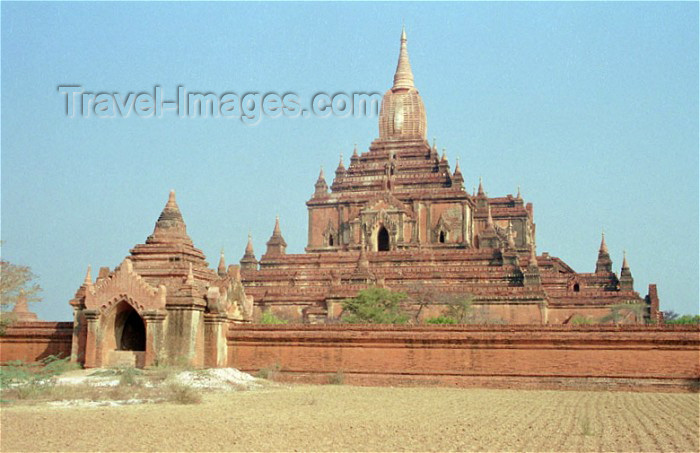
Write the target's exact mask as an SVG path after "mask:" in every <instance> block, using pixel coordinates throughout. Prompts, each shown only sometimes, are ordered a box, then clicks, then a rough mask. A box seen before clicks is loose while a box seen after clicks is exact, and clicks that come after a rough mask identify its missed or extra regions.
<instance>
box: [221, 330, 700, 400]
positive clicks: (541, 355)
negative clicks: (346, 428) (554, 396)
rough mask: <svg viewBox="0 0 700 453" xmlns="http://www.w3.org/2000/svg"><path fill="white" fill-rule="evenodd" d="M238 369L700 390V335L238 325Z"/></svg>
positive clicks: (370, 378) (359, 379)
mask: <svg viewBox="0 0 700 453" xmlns="http://www.w3.org/2000/svg"><path fill="white" fill-rule="evenodd" d="M228 350H229V360H228V362H229V365H230V366H233V367H235V368H238V369H241V370H243V371H248V372H253V373H254V372H258V371H259V370H260V369H263V370H264V371H263V372H273V373H276V374H278V375H279V378H281V379H283V380H301V381H307V382H332V381H336V382H337V381H343V382H345V383H349V384H367V385H453V386H481V387H519V388H523V387H525V388H527V387H532V388H576V389H583V388H587V389H593V388H620V389H633V390H647V389H653V390H659V389H666V390H695V391H697V389H698V382H699V381H698V379H699V378H700V326H619V327H616V326H577V327H573V326H512V325H511V326H503V325H501V326H434V327H394V326H348V325H331V326H328V325H326V326H321V325H319V326H317V325H282V326H263V325H238V326H234V327H232V328H231V329H230V330H229V336H228Z"/></svg>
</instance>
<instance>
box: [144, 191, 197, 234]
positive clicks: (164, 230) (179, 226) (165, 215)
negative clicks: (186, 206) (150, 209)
mask: <svg viewBox="0 0 700 453" xmlns="http://www.w3.org/2000/svg"><path fill="white" fill-rule="evenodd" d="M153 241H157V242H171V243H172V242H175V243H187V244H191V243H192V239H190V237H189V236H188V235H187V227H186V226H185V221H184V220H183V218H182V213H181V212H180V207H179V206H178V205H177V201H176V200H175V191H174V190H171V191H170V194H169V195H168V202H167V203H166V204H165V207H164V208H163V211H162V212H161V213H160V216H159V217H158V220H157V221H156V226H155V228H154V229H153V234H152V235H151V236H149V237H148V239H147V240H146V242H147V243H150V242H153Z"/></svg>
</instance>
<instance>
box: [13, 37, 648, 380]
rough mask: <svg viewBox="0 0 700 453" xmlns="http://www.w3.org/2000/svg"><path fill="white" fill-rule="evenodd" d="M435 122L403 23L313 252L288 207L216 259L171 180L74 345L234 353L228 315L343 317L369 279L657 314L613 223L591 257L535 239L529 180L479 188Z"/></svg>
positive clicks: (553, 309)
mask: <svg viewBox="0 0 700 453" xmlns="http://www.w3.org/2000/svg"><path fill="white" fill-rule="evenodd" d="M426 134H427V114H426V111H425V106H424V105H423V101H422V99H421V97H420V94H419V92H418V90H417V88H416V86H415V84H414V79H413V72H412V70H411V65H410V62H409V56H408V50H407V39H406V34H405V32H402V34H401V44H400V51H399V60H398V65H397V68H396V73H395V75H394V81H393V85H392V87H391V88H390V89H389V90H388V91H387V92H386V93H385V94H384V97H383V100H382V104H381V110H380V115H379V137H378V138H377V139H376V140H374V141H373V142H372V144H371V145H370V147H369V149H368V150H367V151H365V152H362V153H359V152H358V150H357V148H355V150H354V152H353V154H352V156H351V157H350V162H349V165H348V166H347V167H346V166H345V163H344V161H343V159H342V157H341V160H340V163H339V165H338V168H337V169H336V170H335V175H334V177H333V180H332V182H331V185H330V186H329V185H328V183H327V181H326V177H325V174H324V172H323V170H321V172H320V174H319V176H318V179H317V181H316V183H315V186H314V190H313V195H312V196H311V198H310V199H309V201H308V202H307V203H306V205H307V209H308V215H309V225H308V242H307V245H306V253H303V254H287V253H286V248H287V243H286V241H285V239H284V237H283V234H282V228H281V225H280V219H279V218H277V219H276V220H275V225H274V228H273V232H272V236H271V237H270V239H269V240H268V241H267V247H266V250H265V252H264V254H263V255H262V256H261V257H260V259H258V258H257V257H256V255H255V251H254V249H253V244H252V240H251V238H250V237H249V238H248V244H247V246H246V248H245V253H244V255H243V257H242V258H241V260H240V266H238V265H231V266H228V267H227V266H226V264H225V262H224V256H223V252H222V255H221V258H220V261H219V265H218V267H217V269H216V270H214V269H211V268H209V265H208V263H207V261H206V258H205V256H204V254H203V253H202V251H201V250H199V249H197V248H196V247H195V246H194V244H193V242H192V239H191V238H190V237H189V235H188V234H187V229H186V226H185V222H184V220H183V217H182V214H181V212H180V209H179V207H178V205H177V202H176V200H175V193H174V192H171V193H170V196H169V199H168V201H167V203H166V205H165V208H164V209H163V211H162V213H161V214H160V216H159V218H158V220H157V222H156V224H155V228H154V231H153V234H151V235H150V236H148V238H147V239H146V241H145V243H143V244H139V245H136V246H135V247H134V248H132V249H131V251H130V254H129V255H128V256H127V257H126V258H125V259H124V261H123V262H122V263H121V264H120V265H119V266H117V267H116V268H114V269H109V268H106V267H105V268H101V269H100V270H99V273H98V275H97V277H96V279H93V277H92V272H91V270H90V268H88V271H87V275H86V277H85V281H84V282H83V284H82V285H81V286H80V287H79V288H78V290H77V292H76V294H75V297H74V298H73V299H72V300H71V301H70V304H71V305H72V307H73V309H74V315H75V319H74V328H73V339H72V357H73V359H74V360H76V361H78V362H80V363H82V364H83V365H84V366H86V367H99V366H110V365H119V364H126V365H136V366H149V365H155V364H158V363H173V362H182V363H184V364H188V365H192V366H198V367H201V366H208V367H209V366H213V367H216V366H225V365H226V363H227V357H228V355H229V353H228V349H227V348H228V346H227V339H226V338H227V333H228V331H229V327H230V326H231V325H232V324H235V323H248V322H254V321H256V320H258V319H259V317H260V316H261V314H262V313H263V312H264V311H267V310H269V311H271V312H272V313H274V314H275V315H277V316H279V317H282V318H285V319H287V320H289V321H292V322H304V323H332V322H334V321H337V320H338V319H339V317H340V316H341V312H342V304H341V303H342V301H343V300H344V299H347V298H350V297H354V296H355V295H356V294H357V293H358V292H359V291H361V290H362V289H365V288H368V287H371V286H379V287H385V288H389V289H391V290H396V291H403V292H405V293H407V294H408V295H409V298H408V300H407V303H406V307H405V308H406V310H407V311H409V312H410V313H412V314H413V315H414V319H415V321H420V320H421V318H426V317H432V316H437V315H440V314H441V313H442V312H443V311H444V309H445V306H446V305H445V303H446V300H447V299H446V297H449V296H457V297H467V296H468V297H470V298H471V299H472V300H473V310H474V314H475V316H474V322H478V323H510V324H562V323H569V322H571V321H572V319H574V317H576V316H580V317H581V318H583V319H586V318H588V319H591V320H597V319H599V318H601V317H602V316H605V315H607V314H609V313H610V312H611V310H613V309H616V308H615V307H619V306H620V305H622V304H631V305H634V306H637V307H639V306H642V307H643V310H644V311H643V313H642V315H641V316H636V317H635V318H636V319H626V321H628V322H629V321H632V322H642V321H643V319H642V318H655V317H657V316H658V312H659V307H658V297H657V295H656V287H655V285H650V288H649V289H650V291H649V295H648V296H646V298H644V299H643V298H641V297H640V295H639V294H638V293H637V292H635V291H634V280H633V278H632V274H631V271H630V268H629V266H628V264H627V260H626V258H625V260H624V261H623V263H622V267H621V270H620V274H619V276H618V275H617V274H616V273H615V272H614V270H613V264H612V260H611V259H610V255H609V253H608V248H607V244H606V243H605V237H604V236H603V238H602V240H601V244H600V249H599V251H598V260H597V262H596V264H595V271H594V272H592V273H578V272H575V271H574V270H573V269H572V268H571V267H570V266H568V265H567V264H566V263H565V262H564V261H563V260H561V259H560V258H557V257H554V256H550V255H548V254H546V253H543V254H540V255H538V254H537V251H536V235H535V232H536V227H535V222H534V214H533V207H532V204H531V203H525V201H524V200H523V199H522V197H521V196H520V193H518V194H517V195H515V196H513V195H506V196H502V197H489V196H488V195H487V193H486V191H485V190H484V187H483V184H482V183H481V181H480V182H479V187H478V190H476V191H475V192H474V193H471V194H470V193H468V192H467V191H465V189H464V178H463V176H462V173H461V171H460V167H459V162H458V161H457V162H456V164H455V167H454V170H453V169H452V168H451V166H450V163H449V161H448V159H447V156H446V155H445V152H444V151H443V152H442V153H439V152H438V150H437V149H436V146H435V144H434V143H433V144H432V145H431V144H430V143H428V141H427V140H426ZM25 305H26V304H25ZM22 307H24V306H22ZM22 307H20V308H21V309H20V311H22V310H24V311H26V307H24V308H22ZM22 316H25V317H26V316H28V314H26V313H24V314H22Z"/></svg>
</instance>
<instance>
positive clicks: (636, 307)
mask: <svg viewBox="0 0 700 453" xmlns="http://www.w3.org/2000/svg"><path fill="white" fill-rule="evenodd" d="M644 308H645V306H644V304H640V303H635V302H624V303H621V304H615V305H611V306H610V313H608V314H607V315H605V316H603V317H602V318H600V323H601V324H604V323H607V322H611V321H612V323H613V324H616V325H617V324H620V323H621V322H622V321H624V320H628V319H630V318H633V319H634V322H641V321H642V319H643V318H644Z"/></svg>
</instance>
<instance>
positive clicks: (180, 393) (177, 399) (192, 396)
mask: <svg viewBox="0 0 700 453" xmlns="http://www.w3.org/2000/svg"><path fill="white" fill-rule="evenodd" d="M167 401H169V402H171V403H177V404H199V403H201V402H202V395H201V394H200V393H199V392H197V391H196V390H195V389H193V388H192V387H189V386H187V385H183V384H174V383H173V384H170V385H169V386H168V394H167Z"/></svg>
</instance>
